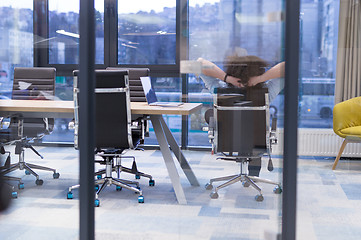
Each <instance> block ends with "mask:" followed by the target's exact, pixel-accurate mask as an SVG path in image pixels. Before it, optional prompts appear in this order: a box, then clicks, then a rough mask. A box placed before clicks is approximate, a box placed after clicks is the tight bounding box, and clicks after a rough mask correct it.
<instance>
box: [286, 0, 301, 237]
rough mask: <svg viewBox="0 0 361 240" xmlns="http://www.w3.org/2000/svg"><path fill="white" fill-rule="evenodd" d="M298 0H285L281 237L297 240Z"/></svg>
mask: <svg viewBox="0 0 361 240" xmlns="http://www.w3.org/2000/svg"><path fill="white" fill-rule="evenodd" d="M299 15H300V0H286V26H285V29H286V31H285V35H286V36H285V48H286V49H285V61H286V67H285V119H284V132H285V134H284V148H283V149H284V157H283V158H284V161H283V199H282V240H293V239H296V211H297V209H296V200H297V195H296V193H297V129H298V77H299V75H298V70H299V34H300V31H299Z"/></svg>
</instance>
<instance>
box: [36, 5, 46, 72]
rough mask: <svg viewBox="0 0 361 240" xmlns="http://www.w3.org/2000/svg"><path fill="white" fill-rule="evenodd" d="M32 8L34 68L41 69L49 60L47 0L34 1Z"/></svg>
mask: <svg viewBox="0 0 361 240" xmlns="http://www.w3.org/2000/svg"><path fill="white" fill-rule="evenodd" d="M33 8H34V11H33V14H34V15H33V35H34V37H33V39H34V46H33V47H34V67H43V66H47V65H48V59H49V52H48V50H49V42H48V41H47V39H48V35H49V34H48V27H49V18H48V16H49V11H48V0H39V1H34V2H33Z"/></svg>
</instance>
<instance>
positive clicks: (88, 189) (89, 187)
mask: <svg viewBox="0 0 361 240" xmlns="http://www.w3.org/2000/svg"><path fill="white" fill-rule="evenodd" d="M79 29H80V49H79V55H80V56H79V70H80V71H79V90H80V92H79V133H80V134H79V156H80V167H79V168H80V189H79V195H80V196H79V199H80V202H79V204H80V207H79V208H80V218H79V219H80V228H79V233H80V239H81V240H92V239H94V235H95V234H94V229H95V228H94V200H95V193H94V145H95V144H94V135H95V134H94V126H95V123H94V118H95V111H94V102H95V101H94V98H95V95H94V86H95V74H94V68H95V66H94V65H95V18H94V0H80V18H79Z"/></svg>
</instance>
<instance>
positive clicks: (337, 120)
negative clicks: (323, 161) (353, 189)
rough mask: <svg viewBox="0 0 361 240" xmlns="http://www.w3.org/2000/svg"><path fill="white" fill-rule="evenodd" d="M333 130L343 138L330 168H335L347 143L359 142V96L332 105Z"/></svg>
mask: <svg viewBox="0 0 361 240" xmlns="http://www.w3.org/2000/svg"><path fill="white" fill-rule="evenodd" d="M333 131H334V132H335V133H336V134H337V135H338V136H340V137H342V138H344V140H343V142H342V145H341V147H340V150H339V152H338V154H337V157H336V159H335V161H334V163H333V165H332V170H335V169H336V166H337V164H338V161H339V160H340V158H341V155H342V152H343V150H344V149H345V147H346V145H347V143H359V142H361V97H355V98H351V99H349V100H346V101H343V102H340V103H338V104H336V105H335V106H334V108H333Z"/></svg>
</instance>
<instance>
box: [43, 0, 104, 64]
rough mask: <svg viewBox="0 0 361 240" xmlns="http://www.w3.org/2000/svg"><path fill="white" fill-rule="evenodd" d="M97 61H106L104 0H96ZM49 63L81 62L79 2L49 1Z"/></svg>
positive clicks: (66, 0) (65, 0)
mask: <svg viewBox="0 0 361 240" xmlns="http://www.w3.org/2000/svg"><path fill="white" fill-rule="evenodd" d="M95 22H96V27H95V29H96V31H95V37H96V43H95V44H96V53H95V63H97V64H103V63H104V0H95ZM46 40H47V41H49V64H78V63H79V2H74V1H72V0H52V1H49V38H48V39H46Z"/></svg>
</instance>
